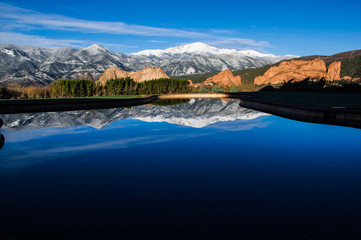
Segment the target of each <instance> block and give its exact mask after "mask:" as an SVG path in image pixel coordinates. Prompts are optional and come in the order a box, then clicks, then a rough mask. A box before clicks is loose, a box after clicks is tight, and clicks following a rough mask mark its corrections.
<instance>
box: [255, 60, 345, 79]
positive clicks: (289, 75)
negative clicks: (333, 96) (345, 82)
mask: <svg viewBox="0 0 361 240" xmlns="http://www.w3.org/2000/svg"><path fill="white" fill-rule="evenodd" d="M340 71H341V62H333V63H332V64H331V65H330V66H329V68H328V70H327V68H326V64H325V62H324V61H323V60H321V59H317V58H316V59H314V60H312V61H303V60H291V61H290V62H288V61H284V62H281V63H280V64H279V65H278V66H275V67H271V68H270V69H268V70H267V72H265V74H264V75H263V76H259V77H256V78H255V80H254V84H255V85H261V84H268V83H271V84H277V83H283V82H284V81H286V82H287V81H289V80H291V79H294V80H295V81H301V80H303V79H306V78H308V77H309V78H313V79H320V78H325V79H326V80H328V81H333V80H339V79H340Z"/></svg>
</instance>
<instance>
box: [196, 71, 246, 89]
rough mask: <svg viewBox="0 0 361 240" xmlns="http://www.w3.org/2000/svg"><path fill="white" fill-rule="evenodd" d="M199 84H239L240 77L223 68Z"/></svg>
mask: <svg viewBox="0 0 361 240" xmlns="http://www.w3.org/2000/svg"><path fill="white" fill-rule="evenodd" d="M200 85H215V86H241V77H240V76H234V75H233V73H232V71H231V70H224V71H222V72H220V73H218V74H217V75H215V76H213V77H210V78H207V79H206V80H205V81H204V82H203V83H201V84H200Z"/></svg>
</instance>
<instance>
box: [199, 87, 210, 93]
mask: <svg viewBox="0 0 361 240" xmlns="http://www.w3.org/2000/svg"><path fill="white" fill-rule="evenodd" d="M198 92H199V93H207V92H208V89H207V88H205V87H201V88H200V89H199V90H198Z"/></svg>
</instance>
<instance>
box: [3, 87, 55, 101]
mask: <svg viewBox="0 0 361 240" xmlns="http://www.w3.org/2000/svg"><path fill="white" fill-rule="evenodd" d="M6 89H7V91H8V93H9V97H10V99H32V98H48V97H50V94H49V87H41V86H28V87H24V86H21V85H20V84H16V83H14V84H11V85H9V86H7V87H6Z"/></svg>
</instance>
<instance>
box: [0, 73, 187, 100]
mask: <svg viewBox="0 0 361 240" xmlns="http://www.w3.org/2000/svg"><path fill="white" fill-rule="evenodd" d="M189 91H190V87H189V81H188V80H184V79H174V78H160V79H153V80H149V81H144V82H135V81H134V80H133V79H131V78H129V77H126V78H120V79H111V80H108V81H107V82H106V84H105V85H104V86H103V85H101V84H100V83H97V82H94V81H91V80H80V79H75V80H69V79H66V80H58V81H55V82H53V83H52V84H50V85H49V86H47V87H36V86H30V87H22V86H20V85H13V86H8V87H0V98H2V99H26V98H64V97H91V96H113V95H149V94H170V93H187V92H189Z"/></svg>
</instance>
